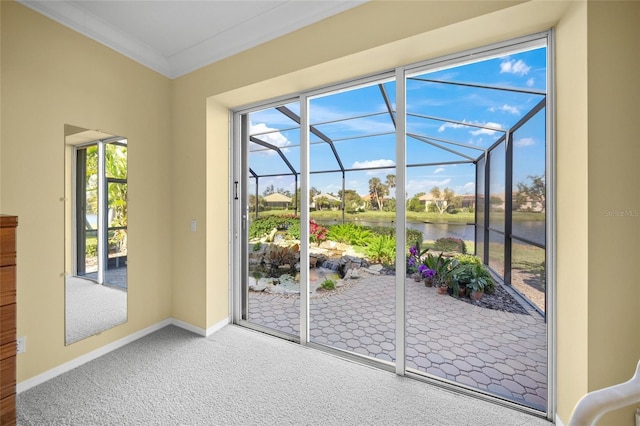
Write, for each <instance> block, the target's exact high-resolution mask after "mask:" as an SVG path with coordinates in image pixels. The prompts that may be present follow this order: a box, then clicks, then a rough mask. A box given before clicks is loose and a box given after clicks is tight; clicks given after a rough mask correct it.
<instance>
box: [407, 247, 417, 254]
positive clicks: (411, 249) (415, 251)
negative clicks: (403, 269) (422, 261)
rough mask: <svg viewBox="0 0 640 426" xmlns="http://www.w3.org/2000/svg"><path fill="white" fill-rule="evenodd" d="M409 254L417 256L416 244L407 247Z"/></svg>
mask: <svg viewBox="0 0 640 426" xmlns="http://www.w3.org/2000/svg"><path fill="white" fill-rule="evenodd" d="M409 254H410V255H411V256H417V255H418V248H417V247H416V246H411V248H410V249H409Z"/></svg>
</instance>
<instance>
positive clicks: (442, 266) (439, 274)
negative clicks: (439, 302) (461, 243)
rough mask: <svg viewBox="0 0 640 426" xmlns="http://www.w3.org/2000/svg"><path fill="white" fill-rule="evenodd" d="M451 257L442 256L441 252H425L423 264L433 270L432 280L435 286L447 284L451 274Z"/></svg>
mask: <svg viewBox="0 0 640 426" xmlns="http://www.w3.org/2000/svg"><path fill="white" fill-rule="evenodd" d="M453 260H454V259H453V258H451V257H444V256H443V255H442V253H440V254H439V255H438V256H435V255H433V254H431V253H429V254H427V257H426V258H425V259H424V263H423V264H424V265H425V266H426V267H427V268H428V269H431V270H433V271H434V275H433V278H432V280H433V282H434V284H435V285H436V287H443V286H448V285H449V283H450V281H451V276H452V266H453Z"/></svg>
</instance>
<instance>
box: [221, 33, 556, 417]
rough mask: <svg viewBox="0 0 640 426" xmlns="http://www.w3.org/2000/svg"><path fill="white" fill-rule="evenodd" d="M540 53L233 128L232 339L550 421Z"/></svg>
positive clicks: (503, 50)
mask: <svg viewBox="0 0 640 426" xmlns="http://www.w3.org/2000/svg"><path fill="white" fill-rule="evenodd" d="M548 55H549V54H548V48H547V38H546V34H545V35H539V36H534V37H530V38H527V39H524V40H519V41H517V42H511V43H505V44H503V45H500V46H494V47H492V48H491V49H486V50H485V49H480V50H478V51H474V52H472V54H464V55H457V56H456V55H454V56H451V57H448V58H440V59H439V60H437V61H431V62H427V63H423V64H418V65H415V66H408V67H402V68H398V69H396V70H394V71H393V72H389V73H384V74H379V75H376V76H374V77H369V78H363V79H360V80H358V81H356V82H348V83H343V84H338V85H335V86H331V87H327V88H324V89H320V90H315V91H313V92H306V93H301V94H299V95H298V96H296V97H294V98H290V99H287V100H285V101H276V102H271V103H266V104H260V105H255V106H252V107H250V108H247V109H243V110H241V111H236V112H235V114H234V135H235V140H236V141H237V146H238V147H239V149H238V150H236V151H235V157H234V170H236V171H237V174H236V176H235V179H234V180H235V183H234V193H235V195H236V196H235V198H236V199H237V201H235V202H234V203H235V204H234V206H235V212H236V215H235V216H234V218H235V220H236V230H238V232H237V235H238V239H237V240H236V244H235V245H234V254H235V258H237V259H240V261H239V263H238V265H237V269H236V270H235V276H236V279H235V282H236V285H235V287H234V290H235V292H234V300H233V302H234V321H235V322H236V323H239V324H242V325H245V326H247V327H252V328H255V329H258V330H261V331H265V332H268V333H270V334H274V335H277V336H280V337H284V338H287V339H290V340H293V341H297V342H300V343H301V344H304V345H308V346H312V347H317V348H319V349H323V350H326V351H330V352H334V353H338V354H342V355H344V356H347V357H350V358H357V359H359V360H362V361H365V362H368V363H373V364H375V365H378V366H380V367H382V368H386V369H389V370H393V371H395V372H396V373H398V374H401V375H408V376H412V377H415V378H418V379H421V380H427V381H437V382H439V383H441V384H442V385H444V386H450V387H452V388H455V389H459V390H463V391H465V392H473V393H477V394H481V395H484V396H487V397H496V398H499V399H501V400H507V401H510V402H512V403H514V404H517V405H518V406H520V407H523V408H525V409H530V410H532V411H534V412H546V411H547V410H548V407H549V405H548V403H547V395H548V385H547V383H548V382H549V371H550V367H549V365H550V364H549V357H548V354H549V346H548V341H549V333H548V327H549V322H548V321H547V319H548V316H547V315H548V313H547V310H548V303H547V296H548V294H549V291H548V288H549V282H548V277H547V274H546V272H545V265H546V257H547V255H548V254H547V247H546V242H547V235H549V234H550V232H551V231H552V230H551V229H550V224H549V223H548V221H547V215H546V211H547V196H546V193H547V191H546V188H547V183H548V179H547V176H548V169H547V165H546V164H547V157H548V154H547V152H549V144H550V137H549V136H548V135H549V134H550V130H549V125H548V123H549V121H548V115H549V107H548V99H547V81H548V65H547V64H548V59H547V58H548Z"/></svg>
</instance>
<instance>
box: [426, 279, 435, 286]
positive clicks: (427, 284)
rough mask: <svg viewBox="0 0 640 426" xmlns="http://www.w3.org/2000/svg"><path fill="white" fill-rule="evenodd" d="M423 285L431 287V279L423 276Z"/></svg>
mask: <svg viewBox="0 0 640 426" xmlns="http://www.w3.org/2000/svg"><path fill="white" fill-rule="evenodd" d="M424 286H425V287H431V286H433V281H432V280H431V278H425V279H424Z"/></svg>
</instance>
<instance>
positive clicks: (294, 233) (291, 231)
mask: <svg viewBox="0 0 640 426" xmlns="http://www.w3.org/2000/svg"><path fill="white" fill-rule="evenodd" d="M287 234H288V235H289V237H291V238H293V239H294V240H299V239H300V221H299V220H297V219H296V220H292V221H291V222H289V228H287Z"/></svg>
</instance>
